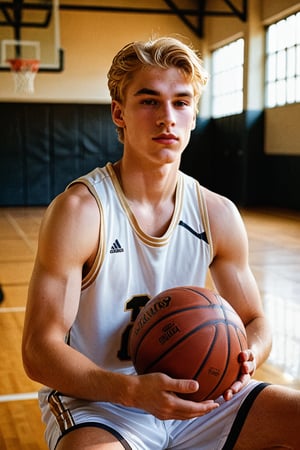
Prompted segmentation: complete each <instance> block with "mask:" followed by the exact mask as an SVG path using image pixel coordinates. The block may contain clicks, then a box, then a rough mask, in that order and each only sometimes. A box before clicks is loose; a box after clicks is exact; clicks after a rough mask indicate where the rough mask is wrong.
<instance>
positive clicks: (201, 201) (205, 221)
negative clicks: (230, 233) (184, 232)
mask: <svg viewBox="0 0 300 450" xmlns="http://www.w3.org/2000/svg"><path fill="white" fill-rule="evenodd" d="M196 187H197V196H198V201H199V208H200V214H201V217H202V222H203V227H204V231H205V234H206V237H207V241H208V244H209V250H210V264H211V263H212V260H213V254H214V252H213V242H212V236H211V231H210V224H209V217H208V211H207V204H206V201H205V194H204V189H203V187H202V186H201V185H200V183H198V182H197V183H196Z"/></svg>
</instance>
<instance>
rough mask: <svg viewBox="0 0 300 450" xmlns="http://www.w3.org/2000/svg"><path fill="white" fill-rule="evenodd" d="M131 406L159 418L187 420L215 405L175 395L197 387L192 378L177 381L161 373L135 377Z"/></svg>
mask: <svg viewBox="0 0 300 450" xmlns="http://www.w3.org/2000/svg"><path fill="white" fill-rule="evenodd" d="M137 379H138V383H139V384H138V386H137V391H136V394H135V399H136V401H135V405H134V406H135V407H138V408H141V409H144V410H145V411H148V412H149V413H151V414H153V415H154V416H155V417H157V418H158V419H160V420H168V419H177V420H187V419H191V418H193V417H198V416H203V415H205V414H207V413H209V412H210V411H212V410H213V409H215V408H217V407H218V406H219V404H218V403H215V402H214V401H213V400H206V401H204V402H193V401H190V400H184V399H182V398H180V397H178V396H177V395H176V393H178V394H179V393H180V394H188V393H192V392H196V391H197V389H198V388H199V385H198V382H197V381H195V380H181V379H180V380H178V379H174V378H170V377H169V376H168V375H165V374H163V373H152V374H147V375H139V376H137Z"/></svg>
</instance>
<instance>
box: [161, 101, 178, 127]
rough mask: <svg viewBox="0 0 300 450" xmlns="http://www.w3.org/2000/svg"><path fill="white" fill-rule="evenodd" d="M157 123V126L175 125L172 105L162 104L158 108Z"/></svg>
mask: <svg viewBox="0 0 300 450" xmlns="http://www.w3.org/2000/svg"><path fill="white" fill-rule="evenodd" d="M157 125H158V126H159V127H161V126H165V127H167V128H169V127H172V126H174V125H175V115H174V111H173V108H172V105H169V104H164V105H162V106H161V107H160V108H159V112H158V118H157Z"/></svg>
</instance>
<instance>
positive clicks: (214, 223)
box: [204, 188, 246, 249]
mask: <svg viewBox="0 0 300 450" xmlns="http://www.w3.org/2000/svg"><path fill="white" fill-rule="evenodd" d="M204 194H205V199H206V204H207V212H208V217H209V223H210V228H211V233H212V238H213V242H214V247H215V249H216V246H217V244H218V246H221V245H223V244H226V243H227V244H229V243H230V242H231V243H232V241H233V240H236V241H238V240H239V241H241V240H245V239H246V230H245V226H244V222H243V219H242V217H241V214H240V212H239V210H238V208H237V206H236V205H235V204H234V203H233V202H232V201H231V200H230V199H229V198H227V197H224V196H223V195H220V194H217V193H216V192H213V191H210V190H209V189H206V188H204Z"/></svg>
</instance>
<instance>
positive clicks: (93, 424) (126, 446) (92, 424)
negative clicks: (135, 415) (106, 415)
mask: <svg viewBox="0 0 300 450" xmlns="http://www.w3.org/2000/svg"><path fill="white" fill-rule="evenodd" d="M86 427H95V428H101V429H102V430H106V431H108V432H109V433H111V434H112V435H113V436H114V437H115V438H117V439H118V441H119V442H120V443H121V444H122V445H123V447H124V449H125V450H132V448H131V447H130V445H129V444H128V442H126V441H125V439H124V438H123V436H121V434H120V433H119V432H118V431H116V430H114V429H113V428H111V427H109V426H108V425H105V424H103V423H98V422H84V423H79V424H78V425H74V426H73V427H71V428H68V429H67V430H66V431H64V432H63V433H62V435H61V436H60V437H59V439H58V441H57V443H56V446H55V448H56V447H57V445H58V443H59V441H60V440H61V439H62V438H63V437H64V436H66V434H68V433H71V432H72V431H74V430H77V429H78V428H86Z"/></svg>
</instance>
